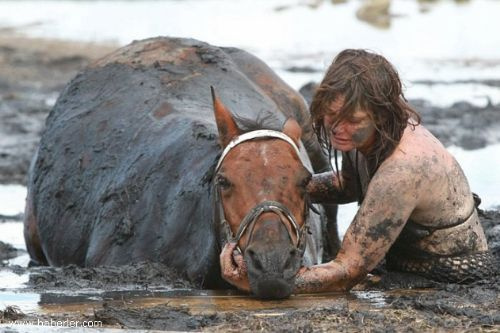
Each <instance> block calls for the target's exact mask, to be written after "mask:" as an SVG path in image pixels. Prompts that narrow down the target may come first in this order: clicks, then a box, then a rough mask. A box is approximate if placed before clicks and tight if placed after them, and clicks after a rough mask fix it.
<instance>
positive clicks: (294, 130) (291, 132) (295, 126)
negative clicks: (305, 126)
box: [283, 118, 302, 146]
mask: <svg viewBox="0 0 500 333" xmlns="http://www.w3.org/2000/svg"><path fill="white" fill-rule="evenodd" d="M283 133H285V134H286V135H288V136H289V137H290V138H291V139H292V140H293V142H295V144H296V145H297V146H298V145H299V142H300V137H301V136H302V128H301V127H300V125H299V123H298V122H297V120H295V119H293V118H288V119H287V120H286V122H285V124H284V125H283Z"/></svg>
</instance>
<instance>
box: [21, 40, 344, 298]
mask: <svg viewBox="0 0 500 333" xmlns="http://www.w3.org/2000/svg"><path fill="white" fill-rule="evenodd" d="M211 86H214V87H215V88H216V91H217V94H219V95H220V98H218V97H217V96H216V95H215V93H214V92H213V91H212V95H213V96H211V93H210V87H211ZM223 103H224V104H225V105H224V104H223ZM226 105H227V106H226ZM229 110H231V111H229ZM233 113H234V116H233ZM214 114H215V117H214ZM295 119H296V120H297V121H296V120H295ZM328 168H329V162H328V161H327V159H326V158H325V157H324V155H323V154H322V152H321V149H320V146H319V144H318V143H317V141H316V138H315V136H314V133H313V132H312V128H311V125H310V120H309V115H308V111H307V107H306V105H305V103H304V101H303V99H302V97H300V96H299V95H298V94H297V93H296V92H294V91H293V90H292V89H291V88H289V87H288V86H287V85H286V84H285V83H284V82H283V81H281V80H280V79H279V78H278V77H277V76H276V75H275V74H274V73H273V72H272V71H271V69H269V67H267V66H266V65H265V64H264V63H262V62H261V61H260V60H258V59H257V58H255V57H254V56H252V55H250V54H248V53H246V52H244V51H242V50H239V49H234V48H219V47H214V46H211V45H208V44H205V43H202V42H198V41H195V40H191V39H177V38H164V37H159V38H152V39H147V40H144V41H139V42H134V43H132V44H131V45H129V46H126V47H124V48H121V49H119V50H117V51H116V52H114V53H112V54H110V55H109V56H107V57H105V58H103V59H101V60H99V61H97V62H96V63H94V64H92V65H91V66H89V67H88V68H87V69H85V70H84V71H83V72H81V73H80V74H79V75H77V76H76V77H75V78H74V79H73V80H72V81H71V82H70V83H69V85H68V86H67V87H66V88H65V89H64V91H63V92H62V94H61V96H60V97H59V99H58V101H57V103H56V105H55V107H54V108H53V110H52V112H51V113H50V115H49V117H48V118H47V122H46V129H45V131H44V133H43V135H42V139H41V143H40V146H39V149H38V151H37V154H36V156H35V158H34V160H33V163H32V166H31V170H30V179H29V182H28V199H27V206H26V214H25V228H24V229H25V240H26V244H27V248H28V251H29V254H30V256H31V259H32V264H34V265H37V264H38V265H53V266H64V265H69V264H76V265H79V266H103V265H124V264H129V263H134V262H140V261H155V262H161V263H163V264H166V265H168V266H169V267H172V268H173V269H175V270H176V271H178V272H180V273H182V274H184V275H185V276H186V277H187V278H188V279H189V280H191V281H193V282H195V283H197V284H198V285H200V286H203V287H205V288H219V287H224V286H227V284H225V283H224V281H223V280H222V278H221V276H220V267H219V262H218V258H219V253H220V251H221V246H222V245H223V244H224V242H226V241H227V240H228V239H229V238H234V237H236V238H237V239H239V247H240V249H241V251H242V252H243V254H244V258H245V261H246V262H247V265H248V269H249V279H250V283H251V289H252V292H253V293H254V294H255V295H257V296H258V297H262V298H283V297H287V296H289V295H290V293H291V291H292V289H293V283H294V276H295V274H296V272H297V270H298V269H299V268H300V266H301V265H312V264H316V263H318V262H320V261H321V259H322V256H324V257H326V258H328V257H332V256H333V255H334V254H335V253H336V251H337V249H338V246H339V239H338V235H337V227H336V220H335V218H336V206H334V205H324V206H323V207H319V211H320V213H321V214H319V215H318V214H314V213H310V210H311V206H310V205H309V201H308V198H307V195H306V191H305V185H306V184H307V181H308V180H309V177H310V176H311V173H312V172H321V171H325V170H327V169H328ZM308 169H309V170H308Z"/></svg>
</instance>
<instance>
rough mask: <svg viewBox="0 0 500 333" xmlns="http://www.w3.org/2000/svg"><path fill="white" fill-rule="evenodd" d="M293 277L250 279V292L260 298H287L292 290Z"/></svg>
mask: <svg viewBox="0 0 500 333" xmlns="http://www.w3.org/2000/svg"><path fill="white" fill-rule="evenodd" d="M294 284H295V278H292V279H283V278H260V279H258V280H256V281H252V279H250V289H251V291H252V294H254V295H255V296H256V297H258V298H261V299H283V298H288V297H290V295H291V294H292V292H293V287H294Z"/></svg>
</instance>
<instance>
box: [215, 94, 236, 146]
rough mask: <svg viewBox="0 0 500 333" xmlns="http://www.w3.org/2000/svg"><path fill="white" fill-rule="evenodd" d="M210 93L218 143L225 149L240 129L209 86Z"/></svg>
mask: <svg viewBox="0 0 500 333" xmlns="http://www.w3.org/2000/svg"><path fill="white" fill-rule="evenodd" d="M210 90H211V91H212V101H213V103H214V114H215V122H216V123H217V129H218V130H219V142H220V144H221V146H222V148H224V147H226V146H227V144H228V143H229V142H230V141H231V139H232V138H234V137H235V136H237V135H239V134H240V129H239V128H238V125H237V124H236V122H235V121H234V118H233V115H232V114H231V111H229V110H228V109H227V108H226V107H225V106H224V104H222V102H221V101H220V99H219V98H218V97H217V95H216V94H215V89H214V87H212V86H210Z"/></svg>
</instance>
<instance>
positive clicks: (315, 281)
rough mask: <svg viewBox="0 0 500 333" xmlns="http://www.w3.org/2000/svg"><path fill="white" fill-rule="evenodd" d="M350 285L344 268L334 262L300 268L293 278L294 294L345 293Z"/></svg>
mask: <svg viewBox="0 0 500 333" xmlns="http://www.w3.org/2000/svg"><path fill="white" fill-rule="evenodd" d="M351 283H352V282H351V279H349V275H348V274H347V271H346V270H345V268H344V267H343V266H342V265H340V264H339V263H337V262H335V261H330V262H328V263H325V264H321V265H316V266H312V267H302V268H301V269H300V270H299V272H298V273H297V276H296V277H295V292H296V293H318V292H328V291H345V290H348V289H349V287H350V285H351Z"/></svg>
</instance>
